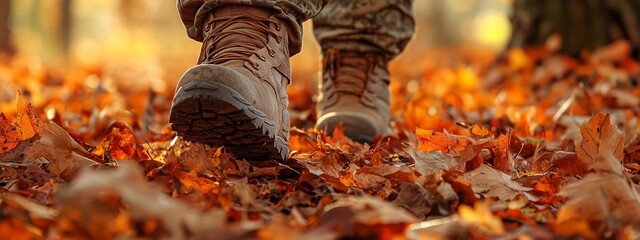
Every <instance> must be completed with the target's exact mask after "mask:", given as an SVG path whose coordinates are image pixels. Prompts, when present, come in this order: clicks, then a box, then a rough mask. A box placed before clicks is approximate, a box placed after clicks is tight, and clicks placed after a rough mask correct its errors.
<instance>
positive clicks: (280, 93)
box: [169, 0, 326, 160]
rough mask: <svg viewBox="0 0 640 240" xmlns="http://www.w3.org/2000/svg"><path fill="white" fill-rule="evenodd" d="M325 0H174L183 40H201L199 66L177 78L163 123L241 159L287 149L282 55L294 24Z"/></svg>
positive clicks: (292, 47)
mask: <svg viewBox="0 0 640 240" xmlns="http://www.w3.org/2000/svg"><path fill="white" fill-rule="evenodd" d="M325 4H326V0H250V1H249V0H179V1H178V11H179V13H180V18H181V19H182V21H183V23H184V25H185V27H186V29H187V34H188V35H189V37H191V38H193V39H194V40H197V41H200V42H202V49H201V53H200V57H199V59H198V64H200V65H198V66H195V67H193V68H191V69H189V70H188V71H187V72H186V73H185V74H184V75H183V76H182V78H181V79H180V82H179V83H178V86H177V88H176V93H175V96H174V99H173V105H172V107H171V115H170V118H169V121H170V122H171V124H172V128H173V130H175V131H176V132H177V133H178V135H179V136H182V137H184V139H186V140H189V141H197V142H203V143H206V144H210V145H213V146H224V147H225V148H226V149H227V150H230V151H231V152H233V153H234V154H235V155H236V156H237V157H240V158H245V159H247V160H266V159H280V160H281V159H284V158H286V157H287V155H288V151H289V141H288V140H289V114H288V112H287V105H288V98H287V92H286V86H287V85H288V84H289V82H290V75H291V69H290V65H289V57H290V56H291V55H294V54H296V53H298V52H299V51H300V48H301V44H302V42H301V39H302V27H301V23H302V22H303V21H305V20H306V19H308V18H311V17H313V16H315V15H316V14H317V13H318V12H319V11H320V10H321V9H322V7H323V6H324V5H325Z"/></svg>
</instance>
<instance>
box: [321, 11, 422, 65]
mask: <svg viewBox="0 0 640 240" xmlns="http://www.w3.org/2000/svg"><path fill="white" fill-rule="evenodd" d="M412 2H413V1H412V0H333V1H330V2H329V4H327V6H326V7H325V8H324V9H323V10H322V12H320V14H319V15H318V16H316V17H315V18H314V19H313V29H314V33H315V36H316V39H318V42H320V45H321V46H322V50H323V51H324V50H326V49H329V48H338V49H343V50H355V51H380V52H385V53H386V54H387V55H389V56H390V57H394V56H396V55H398V54H399V53H400V52H401V51H402V50H403V49H404V48H405V46H406V45H407V43H408V42H409V39H411V36H412V35H413V32H414V27H415V21H414V19H413V13H412V7H411V4H412Z"/></svg>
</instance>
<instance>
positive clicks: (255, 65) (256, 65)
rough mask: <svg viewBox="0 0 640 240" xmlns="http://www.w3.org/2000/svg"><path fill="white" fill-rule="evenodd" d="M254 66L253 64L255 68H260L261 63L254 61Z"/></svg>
mask: <svg viewBox="0 0 640 240" xmlns="http://www.w3.org/2000/svg"><path fill="white" fill-rule="evenodd" d="M252 66H253V68H254V69H256V70H258V68H259V67H260V64H258V63H253V64H252Z"/></svg>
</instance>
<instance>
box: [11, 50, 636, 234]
mask: <svg viewBox="0 0 640 240" xmlns="http://www.w3.org/2000/svg"><path fill="white" fill-rule="evenodd" d="M620 44H624V43H614V44H612V45H611V46H608V47H605V48H602V49H600V50H598V51H596V52H595V53H593V54H592V55H584V56H582V58H580V59H574V58H570V57H567V56H562V55H558V54H555V53H554V51H553V50H552V49H547V48H545V47H541V48H531V49H511V50H509V51H508V52H507V53H506V54H505V57H504V58H498V59H497V60H495V61H494V62H493V63H492V64H486V63H483V62H482V61H479V59H483V58H486V56H483V54H485V55H486V52H482V51H473V50H470V49H467V50H466V51H467V52H464V51H459V52H458V53H457V54H458V55H459V56H458V57H459V58H460V59H461V61H462V62H464V63H465V64H466V65H460V64H449V65H447V64H434V63H432V62H430V61H432V60H431V59H424V60H421V61H423V62H422V63H421V64H422V65H423V66H424V69H423V72H422V73H420V76H419V77H418V78H417V80H416V79H413V80H406V79H394V81H392V85H391V86H390V89H391V91H392V94H393V96H394V98H393V99H392V111H393V113H394V116H395V118H394V128H395V131H394V134H392V135H390V136H383V137H379V138H377V139H376V140H375V141H374V143H372V144H359V143H356V142H354V141H352V140H350V139H348V138H347V137H346V136H345V135H344V133H343V131H344V129H343V128H342V127H339V128H338V129H337V130H336V131H335V132H334V134H333V135H332V136H327V135H325V134H324V133H323V132H322V131H320V130H317V129H299V128H293V129H292V130H291V139H290V144H291V154H290V156H289V158H288V160H286V161H284V162H274V161H265V162H247V161H245V160H242V159H236V158H235V157H234V156H233V155H231V154H229V153H227V152H226V151H225V149H224V148H212V147H210V146H207V145H204V144H199V143H191V142H187V141H184V140H182V139H180V138H176V137H175V135H174V134H173V133H172V132H171V131H170V128H169V126H168V124H167V123H166V116H167V111H168V109H167V107H166V106H164V105H166V104H168V103H169V102H170V98H171V95H170V93H169V92H167V93H159V92H153V93H150V94H138V92H136V90H131V89H129V90H128V91H116V90H113V89H111V90H110V91H107V93H105V91H104V89H102V90H99V89H95V88H92V87H91V86H90V85H87V84H82V82H83V81H87V80H88V79H89V80H91V81H98V82H101V81H103V80H101V78H105V79H106V78H108V77H109V76H104V75H98V76H96V75H92V74H89V73H88V72H87V73H86V75H84V76H82V74H79V73H78V72H82V71H75V72H74V74H68V75H63V76H60V77H61V78H62V79H64V81H63V84H57V85H53V84H52V85H51V86H50V88H51V91H53V92H71V93H72V94H67V95H65V96H67V97H66V98H65V97H61V95H58V96H56V95H55V94H54V95H42V96H38V97H39V99H40V100H39V101H38V102H37V104H35V103H34V104H32V103H29V101H30V99H32V98H33V97H34V96H33V95H34V94H37V93H36V92H35V91H33V90H31V89H29V86H24V87H23V91H28V92H30V95H27V94H22V93H18V94H16V97H17V99H18V101H17V107H13V108H6V107H5V108H2V109H0V110H2V113H1V114H0V194H2V197H1V198H0V236H12V237H13V238H16V239H19V238H24V239H29V238H95V239H111V238H170V239H201V238H206V239H343V238H357V239H371V238H377V239H425V238H426V239H459V238H468V239H487V238H502V239H514V238H524V239H526V238H533V239H549V238H568V239H575V238H583V239H599V238H615V239H636V238H638V237H639V236H640V227H639V226H640V217H638V216H640V190H639V186H638V182H640V176H639V175H638V173H639V172H640V147H638V146H640V135H639V132H640V131H639V130H638V117H639V115H640V114H639V113H638V111H637V109H636V108H637V103H638V102H640V90H638V87H637V86H638V81H640V63H639V62H638V60H637V59H632V58H630V57H627V56H628V53H626V55H625V53H624V48H620V47H616V46H618V45H620ZM620 51H622V52H623V53H620ZM437 54H438V53H437V52H436V53H434V55H437ZM446 54H451V53H450V52H447V53H446ZM10 61H13V62H10V63H2V64H0V70H1V71H4V72H9V73H10V74H9V76H12V79H9V81H13V82H15V83H16V84H17V86H20V84H21V81H22V80H23V79H31V78H33V77H32V76H30V75H29V74H38V73H30V72H29V71H23V70H19V69H15V68H19V66H20V63H21V60H20V58H19V57H17V58H15V59H13V60H10ZM22 63H23V64H26V63H24V62H22ZM16 66H18V67H16ZM406 66H412V65H411V64H402V63H399V64H397V65H393V66H392V71H393V72H394V74H393V76H408V75H409V73H410V72H412V71H413V70H414V69H411V68H409V67H406ZM72 68H73V67H72ZM72 71H73V69H71V70H69V72H72ZM104 74H106V73H104ZM96 78H97V79H96ZM39 84H45V85H46V84H47V82H46V81H42V83H39ZM101 84H102V83H101ZM101 84H98V85H99V87H100V88H105V87H108V86H107V85H104V86H102V85H101ZM416 86H417V88H415V89H408V88H410V87H416ZM47 87H49V86H47ZM116 88H117V86H116ZM308 89H313V88H312V87H308V86H305V87H292V88H290V89H289V91H290V96H292V97H293V98H295V99H292V100H293V101H294V102H295V103H296V104H295V105H294V106H292V107H293V108H294V109H293V111H297V112H301V113H302V112H306V111H308V110H309V109H313V105H312V104H313V101H308V100H304V99H298V98H305V97H309V95H311V94H309V92H308V91H309V90H308ZM144 91H145V90H140V92H143V93H144ZM295 91H301V92H295ZM74 96H78V97H74ZM80 96H94V97H93V98H94V99H95V100H96V102H93V103H88V102H87V101H86V99H83V98H82V97H80ZM3 99H7V98H3ZM139 101H144V102H146V106H144V105H141V104H135V105H127V104H126V103H134V102H139ZM2 106H5V105H2ZM41 114H42V115H46V120H42V119H43V118H42V117H41ZM292 116H294V117H293V118H294V119H292V121H293V122H294V123H296V124H297V125H298V126H309V124H312V123H311V122H312V121H313V120H312V118H311V117H310V116H313V113H311V114H294V115H292Z"/></svg>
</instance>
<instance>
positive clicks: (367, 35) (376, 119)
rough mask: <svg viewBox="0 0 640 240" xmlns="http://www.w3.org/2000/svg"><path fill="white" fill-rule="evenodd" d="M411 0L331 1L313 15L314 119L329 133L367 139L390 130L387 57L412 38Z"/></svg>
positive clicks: (398, 51) (401, 48)
mask: <svg viewBox="0 0 640 240" xmlns="http://www.w3.org/2000/svg"><path fill="white" fill-rule="evenodd" d="M411 5H412V1H411V0H350V1H332V2H330V3H329V4H328V5H327V6H326V7H325V8H324V10H323V11H322V12H321V13H320V14H319V15H318V16H316V17H315V18H314V19H313V29H314V34H315V36H316V38H317V40H318V42H319V43H320V46H321V48H322V53H323V57H324V59H323V74H322V80H321V81H320V86H319V88H320V94H319V102H318V107H317V110H318V122H317V124H316V127H318V128H320V129H324V130H327V131H328V132H329V133H330V132H332V131H333V129H334V128H335V127H336V126H337V125H338V124H339V123H340V122H342V123H343V124H344V129H345V134H346V135H347V136H349V137H351V138H352V139H354V140H358V141H363V142H371V141H372V140H373V138H374V137H375V136H377V135H379V134H385V133H389V131H390V129H389V121H390V118H391V117H390V111H389V89H388V84H389V69H388V62H389V60H391V59H392V58H394V57H395V56H397V55H398V54H399V53H400V52H401V51H402V50H403V49H404V48H405V47H406V45H407V43H408V42H409V39H411V37H412V35H413V32H414V27H415V22H414V19H413V16H412V6H411Z"/></svg>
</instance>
